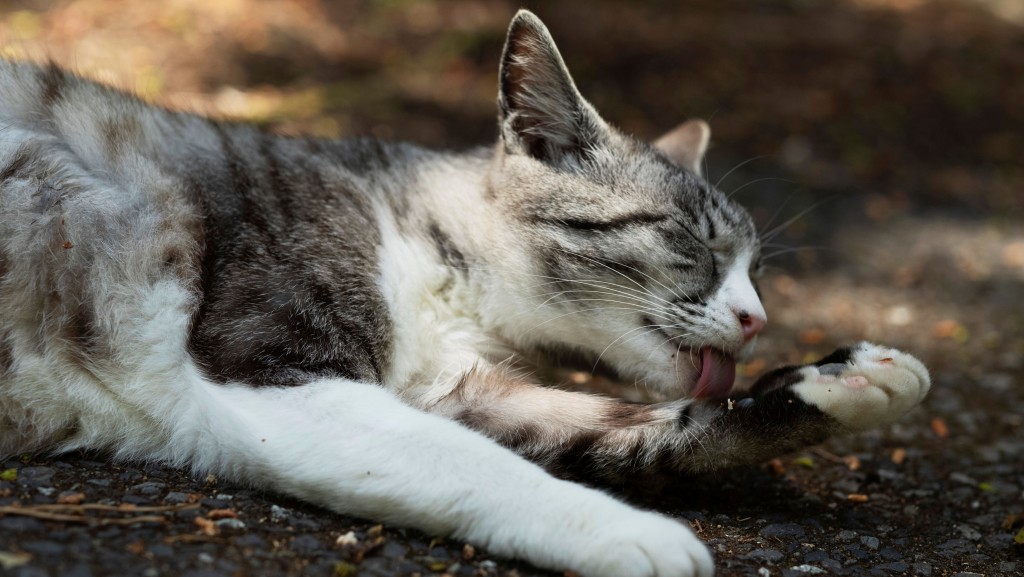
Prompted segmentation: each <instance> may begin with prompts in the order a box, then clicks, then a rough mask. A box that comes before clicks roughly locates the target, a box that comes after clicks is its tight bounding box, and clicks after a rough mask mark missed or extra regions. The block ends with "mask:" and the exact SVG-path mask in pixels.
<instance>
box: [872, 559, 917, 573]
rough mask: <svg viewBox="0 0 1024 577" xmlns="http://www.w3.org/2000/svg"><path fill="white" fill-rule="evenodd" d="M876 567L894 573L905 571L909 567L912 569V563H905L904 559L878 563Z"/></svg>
mask: <svg viewBox="0 0 1024 577" xmlns="http://www.w3.org/2000/svg"><path fill="white" fill-rule="evenodd" d="M875 569H881V570H882V571H891V572H893V573H903V572H904V571H906V570H907V569H910V564H909V563H904V562H902V561H896V562H893V563H885V564H883V565H877V566H875Z"/></svg>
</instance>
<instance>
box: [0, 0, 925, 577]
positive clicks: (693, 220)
mask: <svg viewBox="0 0 1024 577" xmlns="http://www.w3.org/2000/svg"><path fill="white" fill-rule="evenodd" d="M499 85H500V87H499V88H500V92H499V97H498V104H499V121H500V139H499V142H498V144H497V146H495V147H488V148H480V149H478V150H472V151H469V152H466V153H458V154H456V153H448V152H436V151H431V150H425V149H423V148H419V147H416V146H412V145H406V144H387V143H382V142H378V141H375V140H368V139H364V140H360V139H352V140H341V141H329V140H319V139H314V138H286V137H282V136H275V135H272V134H268V133H266V132H263V131H260V130H258V129H256V128H253V127H250V126H246V125H240V124H231V123H225V122H215V121H211V120H208V119H205V118H201V117H198V116H193V115H190V114H185V113H180V112H172V111H168V110H164V109H161V108H158V107H155V106H151V105H148V104H145V103H143V102H141V101H139V100H137V99H136V98H134V97H132V96H130V95H127V94H124V93H121V92H118V91H116V90H113V89H110V88H106V87H104V86H100V85H98V84H95V83H93V82H90V81H87V80H83V79H81V78H79V77H76V76H74V75H72V74H70V73H67V72H65V71H63V70H61V69H60V68H57V67H56V66H53V65H50V66H36V65H32V64H26V63H13V62H2V63H0V456H4V455H11V454H14V453H20V452H25V451H69V450H74V449H80V448H91V449H99V450H104V451H108V452H109V453H111V454H113V455H114V456H116V457H118V458H144V459H157V460H162V461H167V462H170V463H175V464H181V465H187V466H190V467H192V468H193V469H195V470H196V471H203V472H211V473H215V474H217V475H219V476H222V477H225V478H230V479H234V480H236V481H239V482H243V483H249V484H252V485H256V486H260V487H266V488H269V489H273V490H277V491H280V492H283V493H287V494H290V495H294V496H296V497H298V498H301V499H305V500H308V501H310V502H313V503H317V504H319V505H322V506H324V507H328V508H330V509H333V510H335V511H339V512H343V513H348V514H353V515H358V516H362V517H367V518H371V519H376V520H380V521H385V522H388V523H394V524H399V525H404V526H412V527H418V528H420V529H423V530H425V531H428V532H430V533H433V534H450V535H453V536H456V537H458V538H460V539H465V540H468V541H470V542H473V543H476V544H478V545H482V546H484V547H486V548H487V549H489V550H490V551H492V552H493V553H496V554H501V555H506V556H512V557H519V558H523V559H526V560H528V561H530V562H532V563H534V564H537V565H540V566H544V567H550V568H557V569H572V570H575V571H578V572H580V573H582V574H583V575H586V576H589V577H605V576H607V577H630V576H648V577H652V576H660V577H668V576H672V577H680V576H692V575H701V576H705V575H710V574H711V573H712V571H713V567H712V560H711V556H710V554H709V553H708V551H707V549H706V548H705V547H704V545H703V544H702V543H701V542H700V541H699V540H698V539H697V538H696V537H695V536H694V535H693V533H692V532H691V531H690V529H689V528H688V527H687V526H685V525H684V524H683V523H680V522H678V521H676V520H673V519H670V518H668V517H665V516H662V515H659V514H656V513H652V512H646V511H641V510H638V509H636V508H633V507H630V506H627V505H625V504H623V503H621V502H619V501H617V500H616V499H615V498H613V497H611V496H609V495H608V494H605V493H603V492H600V491H597V490H595V489H591V488H587V487H584V486H582V485H579V484H575V483H572V482H569V481H566V480H561V479H560V478H559V477H563V478H564V477H572V478H576V479H583V480H588V481H591V482H597V483H601V482H616V481H622V480H626V479H630V478H635V477H637V476H640V475H644V474H649V473H655V474H668V475H674V476H679V475H685V474H689V473H693V472H701V471H709V470H715V469H721V468H723V467H728V466H731V465H734V464H737V463H750V462H757V461H759V460H762V459H765V458H767V457H770V456H773V455H777V454H779V453H782V452H785V451H790V450H793V449H796V448H799V447H802V446H805V445H808V444H810V443H815V442H819V441H821V440H822V439H824V438H825V437H827V436H828V435H831V434H835V433H845V432H850V431H858V430H863V429H866V428H869V427H875V426H878V425H882V424H885V423H889V422H891V421H893V420H895V419H897V418H898V417H900V416H901V415H902V414H904V413H905V412H906V411H907V410H909V409H910V408H912V407H914V406H915V405H917V404H918V403H919V402H920V401H921V400H922V398H923V397H924V395H925V393H926V392H927V390H928V388H929V379H928V373H927V371H926V370H925V368H924V367H923V366H922V365H921V363H919V362H918V361H917V360H915V359H914V358H913V357H911V356H909V355H906V354H904V353H901V352H898V351H895V350H891V349H887V348H883V347H879V346H875V345H870V344H860V345H857V346H855V347H851V348H848V349H842V350H840V351H837V352H836V353H833V354H832V355H830V356H829V357H826V358H825V359H822V360H821V361H820V362H818V363H815V364H812V365H806V366H802V367H786V368H782V369H778V370H776V371H773V372H771V373H769V374H767V375H766V376H765V377H763V378H762V379H761V380H760V381H758V383H757V384H756V385H755V386H754V387H753V388H752V389H751V391H749V392H743V393H739V392H732V391H731V388H732V384H733V377H734V367H735V361H734V359H735V358H737V357H739V356H741V355H742V354H743V353H744V352H745V351H748V350H749V349H750V347H752V345H753V342H754V338H755V336H756V334H757V333H758V331H759V330H760V329H761V327H762V326H763V325H764V323H765V321H766V316H765V312H764V310H763V308H762V306H761V303H760V300H759V298H758V296H757V291H756V289H755V286H754V284H753V281H752V280H751V279H752V277H754V276H756V275H757V273H758V269H759V266H760V256H759V254H760V247H759V244H758V237H757V234H756V233H755V231H754V226H753V224H752V222H751V219H750V217H749V216H748V215H747V213H746V212H745V211H744V210H743V209H742V208H740V207H739V206H737V205H736V204H735V203H733V201H731V200H730V199H728V198H726V197H725V196H724V195H723V194H721V193H720V192H718V191H717V190H715V189H714V188H713V187H712V186H710V185H709V184H708V183H707V182H706V181H705V180H703V179H702V178H701V175H700V165H701V159H702V156H703V154H704V151H705V148H706V146H707V142H708V134H709V133H708V130H707V127H706V125H705V124H704V123H702V122H699V121H692V122H688V123H685V124H683V125H682V126H680V127H679V128H677V129H676V130H674V131H673V132H670V133H669V134H668V135H666V136H665V137H664V138H662V139H661V140H659V141H658V142H656V143H654V144H653V145H651V144H648V143H645V142H641V141H638V140H636V139H633V138H630V137H628V136H625V135H623V134H621V133H620V132H618V131H616V130H615V129H613V128H612V127H610V126H609V125H608V124H606V123H605V121H603V120H602V119H601V118H600V117H599V116H598V114H597V113H596V112H595V111H594V109H593V108H592V107H591V105H590V104H588V103H587V102H586V101H585V100H584V99H583V98H582V97H581V96H580V95H579V93H578V92H577V90H576V88H575V86H574V84H573V82H572V80H571V79H570V76H569V73H568V71H567V70H566V68H565V66H564V64H563V62H562V59H561V57H560V56H559V54H558V51H557V49H556V48H555V45H554V43H553V42H552V40H551V37H550V36H549V34H548V32H547V30H546V29H545V28H544V26H543V24H542V23H541V22H540V21H539V20H538V19H537V18H536V17H534V16H533V15H531V14H530V13H527V12H520V13H519V14H518V15H516V17H515V19H514V20H513V21H512V24H511V27H510V30H509V34H508V40H507V43H506V46H505V51H504V55H503V57H502V61H501V69H500V80H499ZM566 350H571V351H573V352H574V353H575V354H578V355H583V356H586V357H589V358H591V359H597V358H600V359H601V361H602V362H603V363H604V364H605V365H607V366H608V367H610V368H611V369H612V370H614V371H615V372H616V373H618V374H619V375H620V376H621V377H622V379H624V380H626V381H629V382H632V381H635V382H638V383H642V384H643V385H644V386H646V387H649V388H650V389H652V390H656V391H658V392H659V393H660V394H661V395H663V396H665V397H668V398H675V399H678V400H674V401H668V402H664V403H659V404H637V403H630V402H626V401H622V400H617V399H613V398H604V397H598V396H591V395H586V394H582V393H577V392H569V391H565V390H560V389H558V388H553V387H546V386H541V384H539V383H536V382H533V381H532V380H531V379H530V378H529V377H527V376H524V375H523V374H522V372H520V371H518V370H517V369H516V367H519V366H520V364H521V362H522V361H523V360H524V359H536V358H537V357H538V356H543V355H544V354H545V353H550V352H551V351H566Z"/></svg>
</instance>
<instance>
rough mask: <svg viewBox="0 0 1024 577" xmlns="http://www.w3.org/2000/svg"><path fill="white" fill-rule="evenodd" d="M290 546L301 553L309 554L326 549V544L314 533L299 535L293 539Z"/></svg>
mask: <svg viewBox="0 0 1024 577" xmlns="http://www.w3.org/2000/svg"><path fill="white" fill-rule="evenodd" d="M288 548H289V549H291V550H292V551H293V552H295V553H298V554H300V555H308V554H310V553H315V552H317V551H321V550H323V549H324V544H323V543H322V542H321V541H320V539H317V538H316V537H314V536H312V535H299V536H297V537H295V538H294V539H292V541H291V543H289V544H288Z"/></svg>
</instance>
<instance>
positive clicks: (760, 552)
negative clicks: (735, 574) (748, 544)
mask: <svg viewBox="0 0 1024 577" xmlns="http://www.w3.org/2000/svg"><path fill="white" fill-rule="evenodd" d="M785 557H786V555H785V554H784V553H783V552H782V551H779V550H777V549H754V550H753V551H751V552H750V553H746V554H743V555H740V559H749V560H751V561H760V562H764V563H778V562H779V561H782V559H783V558H785Z"/></svg>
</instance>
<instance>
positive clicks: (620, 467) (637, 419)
mask: <svg viewBox="0 0 1024 577" xmlns="http://www.w3.org/2000/svg"><path fill="white" fill-rule="evenodd" d="M929 386H930V381H929V378H928V372H927V370H926V369H925V368H924V366H923V365H922V364H921V363H920V362H919V361H918V360H917V359H915V358H914V357H912V356H910V355H907V354H905V353H902V352H899V351H896V350H893V349H888V348H884V347H879V346H876V345H872V344H868V343H862V344H860V345H857V346H855V347H851V348H848V349H841V350H839V351H836V352H835V353H833V354H832V355H829V356H828V357H825V358H824V359H822V360H821V361H819V362H817V363H814V364H810V365H805V366H798V367H786V368H783V369H778V370H775V371H772V372H770V373H768V374H767V375H765V376H764V377H762V378H761V379H760V380H759V381H758V382H757V383H756V384H755V385H754V386H753V387H752V389H751V391H750V392H749V393H746V394H742V395H737V396H735V397H732V398H723V399H698V400H683V401H675V402H670V403H662V404H657V405H643V404H637V403H628V402H625V401H619V400H614V399H607V398H602V397H595V396H591V395H585V394H581V393H573V392H567V391H561V390H557V389H550V388H544V387H540V386H537V385H533V384H530V383H529V382H527V381H526V380H524V379H522V378H520V377H516V376H514V375H510V374H507V373H502V372H500V371H493V370H492V371H486V370H478V371H472V372H470V373H468V374H467V375H466V376H465V377H464V378H463V380H462V381H461V382H460V383H459V385H458V386H457V387H456V388H455V390H454V391H453V392H452V394H450V395H449V396H448V397H447V398H445V399H444V400H443V401H442V402H440V403H438V405H437V406H436V407H435V408H434V410H436V411H439V412H441V413H443V414H446V415H447V416H450V417H452V418H455V419H457V420H460V421H462V422H464V423H465V424H467V425H468V426H470V427H473V428H475V429H477V430H479V431H481V432H483V433H485V434H487V435H489V436H491V437H492V438H495V439H496V440H498V441H499V442H501V443H502V444H504V445H506V446H508V447H510V448H512V449H514V450H516V451H517V452H519V453H520V454H522V455H525V456H527V457H529V458H531V459H533V460H535V461H537V462H538V463H541V464H542V465H544V466H545V467H547V468H548V469H549V470H551V471H553V472H555V473H558V474H562V475H567V476H572V477H581V478H589V479H598V480H603V481H606V482H620V481H626V480H628V479H629V478H630V477H632V476H635V475H638V474H640V473H659V474H661V473H665V474H679V473H700V472H706V471H711V470H717V469H722V468H726V467H729V466H733V465H738V464H743V463H756V462H759V461H761V460H764V459H768V458H771V457H774V456H777V455H779V454H782V453H785V452H789V451H793V450H796V449H799V448H801V447H805V446H808V445H812V444H814V443H818V442H821V441H823V440H824V439H826V438H827V437H829V436H830V435H833V434H841V433H846V432H854V431H860V430H865V429H868V428H872V427H876V426H880V425H883V424H886V423H889V422H892V421H895V420H896V419H898V418H899V417H900V416H902V415H903V414H904V413H905V412H907V411H908V410H910V409H911V408H913V407H914V406H916V405H917V404H918V403H920V402H921V400H922V399H923V398H924V395H925V394H926V393H927V391H928V388H929Z"/></svg>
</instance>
